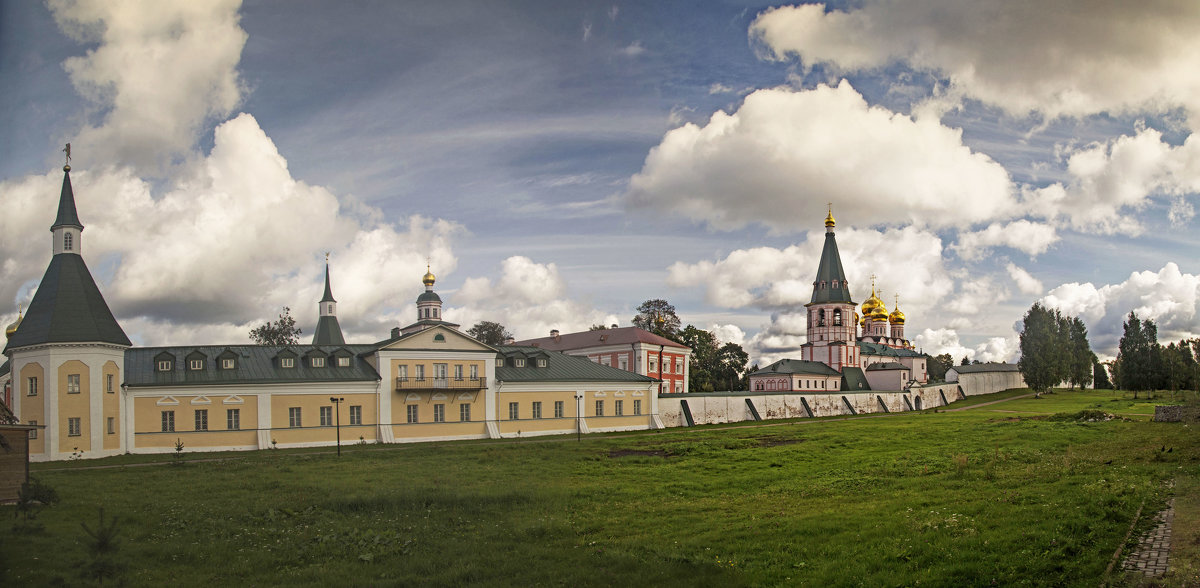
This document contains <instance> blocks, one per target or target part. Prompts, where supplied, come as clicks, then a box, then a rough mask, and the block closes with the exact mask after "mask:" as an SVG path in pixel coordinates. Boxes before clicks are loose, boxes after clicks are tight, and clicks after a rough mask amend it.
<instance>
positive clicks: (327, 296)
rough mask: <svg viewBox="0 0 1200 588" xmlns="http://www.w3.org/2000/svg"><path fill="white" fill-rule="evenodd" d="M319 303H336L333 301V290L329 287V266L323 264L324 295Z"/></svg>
mask: <svg viewBox="0 0 1200 588" xmlns="http://www.w3.org/2000/svg"><path fill="white" fill-rule="evenodd" d="M321 302H337V300H334V299H333V289H331V288H330V287H329V264H328V263H326V264H325V295H324V296H322V297H321Z"/></svg>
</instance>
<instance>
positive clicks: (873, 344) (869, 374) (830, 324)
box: [749, 209, 929, 392]
mask: <svg viewBox="0 0 1200 588" xmlns="http://www.w3.org/2000/svg"><path fill="white" fill-rule="evenodd" d="M836 226H837V221H836V220H834V218H833V211H832V209H831V210H830V211H829V214H828V215H827V216H826V217H825V245H824V247H823V248H822V250H821V259H820V262H819V263H818V265H817V276H816V278H815V279H814V280H813V291H812V297H811V298H810V300H809V302H808V304H806V305H805V309H806V311H807V316H808V321H807V325H808V326H807V331H806V334H807V341H806V342H805V343H804V345H802V346H801V351H800V354H801V359H799V360H795V359H783V360H780V361H777V362H775V363H772V364H770V365H768V366H766V367H764V368H762V369H760V370H758V371H757V372H754V373H752V374H750V378H749V380H750V390H751V391H776V392H778V391H805V392H810V391H811V392H816V391H830V390H842V391H849V392H859V391H869V390H876V391H878V390H906V389H908V388H910V387H912V386H914V385H919V384H925V383H927V382H928V380H929V378H928V374H927V372H926V362H927V360H928V356H926V355H925V354H924V353H919V352H917V351H916V350H915V349H914V347H913V345H912V343H911V342H910V341H909V340H908V339H905V338H904V323H905V316H904V313H903V312H900V308H899V303H898V302H897V306H896V308H895V309H894V310H893V311H892V312H891V313H890V314H889V313H888V311H887V307H886V306H885V305H884V303H883V301H882V300H880V299H879V297H878V296H877V295H876V293H875V284H874V283H872V284H871V296H870V297H869V298H867V300H866V301H865V302H863V303H862V307H861V310H862V314H861V315H860V314H859V313H858V312H857V310H858V308H859V307H858V306H857V303H856V302H854V300H853V299H852V297H851V294H850V282H849V280H847V279H846V272H845V270H843V269H842V257H841V255H840V254H839V253H838V246H837V238H836V236H835V232H834V227H836Z"/></svg>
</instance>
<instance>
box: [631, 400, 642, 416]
mask: <svg viewBox="0 0 1200 588" xmlns="http://www.w3.org/2000/svg"><path fill="white" fill-rule="evenodd" d="M633 414H642V400H641V399H640V398H634V399H633Z"/></svg>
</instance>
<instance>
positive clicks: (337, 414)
mask: <svg viewBox="0 0 1200 588" xmlns="http://www.w3.org/2000/svg"><path fill="white" fill-rule="evenodd" d="M329 401H330V402H332V403H333V419H334V422H335V423H337V425H336V428H337V452H338V457H341V456H342V411H341V410H340V409H339V405H340V404H341V403H343V402H345V401H346V399H345V398H338V397H337V396H330V397H329Z"/></svg>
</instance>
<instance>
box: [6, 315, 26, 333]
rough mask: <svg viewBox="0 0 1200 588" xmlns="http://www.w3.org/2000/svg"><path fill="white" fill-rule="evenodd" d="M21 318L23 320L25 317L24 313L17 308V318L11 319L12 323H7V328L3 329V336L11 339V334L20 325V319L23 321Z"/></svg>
mask: <svg viewBox="0 0 1200 588" xmlns="http://www.w3.org/2000/svg"><path fill="white" fill-rule="evenodd" d="M23 320H25V317H24V315H22V314H21V311H20V310H18V311H17V320H15V321H13V323H12V324H11V325H8V328H7V329H4V336H5V338H7V339H12V336H13V334H15V333H16V332H17V327H19V326H21V321H23Z"/></svg>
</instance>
